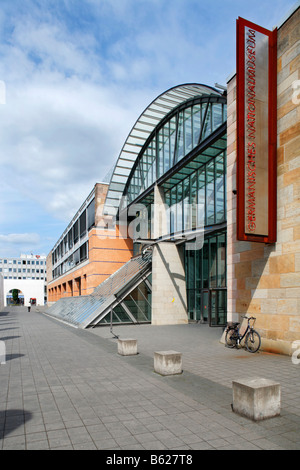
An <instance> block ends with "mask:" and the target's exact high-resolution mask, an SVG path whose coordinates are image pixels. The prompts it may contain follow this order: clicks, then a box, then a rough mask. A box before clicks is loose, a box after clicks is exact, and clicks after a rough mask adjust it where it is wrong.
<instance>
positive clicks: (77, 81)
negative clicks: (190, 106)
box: [0, 0, 291, 236]
mask: <svg viewBox="0 0 300 470" xmlns="http://www.w3.org/2000/svg"><path fill="white" fill-rule="evenodd" d="M253 2H254V6H253ZM253 2H252V3H251V5H250V6H249V7H248V5H247V3H246V2H240V1H237V0H228V2H225V3H224V2H223V1H222V2H221V1H217V2H215V3H214V4H213V6H212V4H210V3H207V2H206V3H205V2H199V0H173V1H172V2H168V1H161V0H138V1H137V0H101V1H99V0H82V1H81V2H78V1H77V0H38V2H36V1H32V0H28V1H27V2H23V1H22V0H14V1H13V2H12V1H11V0H3V1H1V11H0V54H1V61H0V80H2V82H3V83H4V84H5V92H6V104H3V105H1V106H0V170H1V179H2V181H5V188H6V189H5V190H4V188H0V195H1V200H0V205H1V213H0V223H1V224H4V223H5V232H6V233H9V232H18V230H19V226H18V220H22V221H23V220H24V217H25V216H24V206H25V202H26V204H27V205H28V207H30V210H31V213H30V217H31V220H32V224H34V228H33V227H31V228H30V225H29V228H28V227H27V226H26V228H23V229H22V230H20V231H21V232H22V231H23V232H24V233H25V231H26V232H28V233H30V230H33V231H34V232H39V227H38V224H39V223H44V221H43V222H41V218H40V213H39V211H41V209H42V210H43V211H45V213H47V214H49V217H51V216H53V217H54V218H55V219H56V220H64V221H65V222H66V223H68V222H69V220H70V218H71V217H72V216H73V215H74V213H75V211H76V210H77V209H78V208H79V207H80V205H81V204H82V202H83V200H84V198H85V197H86V196H87V195H88V194H89V192H90V191H91V189H92V187H93V185H94V184H95V183H96V182H97V181H101V180H102V179H103V177H104V176H105V174H106V173H107V171H108V170H109V169H110V168H111V166H112V165H113V163H114V162H115V160H116V159H117V157H118V154H119V152H120V150H121V147H122V145H123V143H124V141H125V139H126V137H127V134H128V133H129V131H130V129H131V127H132V126H133V125H134V123H135V121H136V119H137V117H138V116H139V115H140V113H141V112H142V111H143V110H144V109H145V107H146V106H147V105H148V104H149V103H150V102H151V101H152V100H153V99H154V98H155V97H156V96H157V95H159V94H160V93H162V92H163V91H164V90H166V89H167V88H169V87H172V86H175V85H178V84H180V83H184V82H201V83H207V84H208V85H214V83H215V81H218V82H219V83H220V82H221V83H224V79H225V77H226V76H228V75H229V74H230V73H231V72H232V71H233V69H234V67H235V65H234V63H235V50H234V48H235V19H236V17H237V15H241V16H244V17H248V19H249V20H251V21H257V22H259V23H261V24H262V26H265V27H268V25H267V24H264V19H263V18H264V17H263V13H264V12H266V11H269V9H268V7H267V6H266V4H267V3H268V2H266V1H264V0H260V1H258V0H253ZM287 3H288V4H290V3H291V2H290V0H273V1H272V11H276V13H277V14H279V13H278V12H279V11H281V10H282V11H283V13H284V12H285V11H286V10H288V8H289V5H288V4H287ZM252 11H253V12H257V11H259V12H260V13H259V15H257V17H249V14H248V13H249V12H251V14H252ZM270 14H271V13H270ZM273 16H274V15H273ZM280 16H281V13H280ZM268 18H269V17H268ZM259 20H260V21H259ZM278 20H279V18H278ZM266 21H267V20H266ZM269 27H270V26H269ZM15 192H17V193H18V195H17V198H16V200H15V199H14V198H15V197H16V196H14V193H15ZM22 199H23V202H22ZM20 201H21V202H20ZM33 203H34V204H36V207H38V208H39V209H38V210H36V209H34V208H33V207H34V204H33ZM21 210H22V211H23V212H22V213H21V212H20V211H21ZM18 211H19V212H18ZM11 214H13V217H12V216H11ZM36 214H38V215H36ZM9 221H10V222H11V228H9V229H8V222H9ZM14 226H17V229H13V227H14ZM2 232H4V230H2ZM59 235H60V233H59V234H58V236H59Z"/></svg>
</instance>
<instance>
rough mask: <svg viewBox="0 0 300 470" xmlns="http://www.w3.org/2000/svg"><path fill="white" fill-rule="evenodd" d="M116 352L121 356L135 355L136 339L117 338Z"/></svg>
mask: <svg viewBox="0 0 300 470" xmlns="http://www.w3.org/2000/svg"><path fill="white" fill-rule="evenodd" d="M118 354H120V355H121V356H135V355H136V354H137V340H136V339H131V338H127V339H120V338H118Z"/></svg>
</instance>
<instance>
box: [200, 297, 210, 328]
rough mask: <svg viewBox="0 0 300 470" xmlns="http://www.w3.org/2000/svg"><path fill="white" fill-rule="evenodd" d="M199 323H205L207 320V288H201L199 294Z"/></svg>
mask: <svg viewBox="0 0 300 470" xmlns="http://www.w3.org/2000/svg"><path fill="white" fill-rule="evenodd" d="M200 315H201V317H200V322H201V323H207V322H208V320H209V290H203V291H202V296H201V314H200Z"/></svg>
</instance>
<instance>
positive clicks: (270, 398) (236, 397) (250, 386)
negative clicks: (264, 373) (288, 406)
mask: <svg viewBox="0 0 300 470" xmlns="http://www.w3.org/2000/svg"><path fill="white" fill-rule="evenodd" d="M232 392H233V404H232V409H233V411H234V412H236V413H238V414H240V415H242V416H246V417H247V418H250V419H252V420H253V421H260V420H263V419H267V418H273V417H274V416H278V415H279V414H280V401H281V390H280V384H279V383H277V382H273V381H272V380H269V379H264V378H261V377H255V378H246V379H240V380H236V381H233V382H232Z"/></svg>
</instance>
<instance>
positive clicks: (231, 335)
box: [225, 330, 237, 348]
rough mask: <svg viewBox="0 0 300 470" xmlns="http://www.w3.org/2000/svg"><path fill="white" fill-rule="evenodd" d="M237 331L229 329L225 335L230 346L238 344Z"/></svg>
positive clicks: (227, 344) (226, 342)
mask: <svg viewBox="0 0 300 470" xmlns="http://www.w3.org/2000/svg"><path fill="white" fill-rule="evenodd" d="M236 339H237V338H236V331H235V330H227V332H226V335H225V344H226V346H227V347H228V348H234V347H235V346H236Z"/></svg>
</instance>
